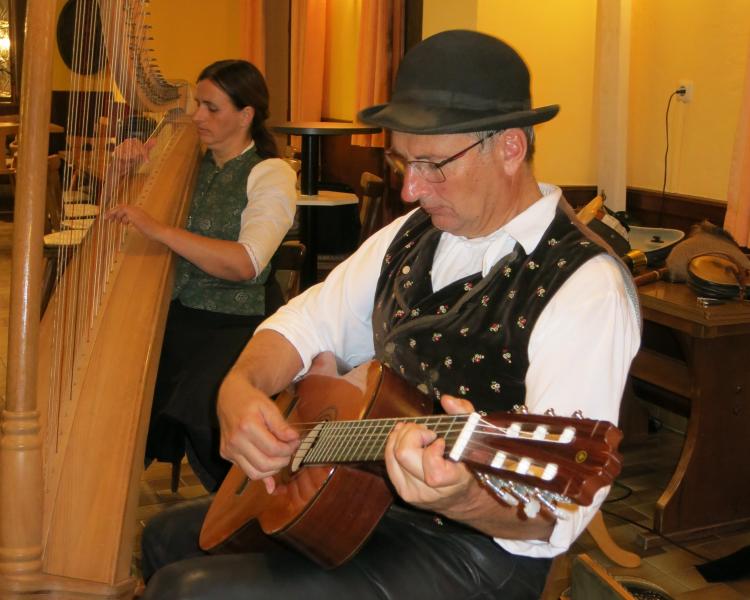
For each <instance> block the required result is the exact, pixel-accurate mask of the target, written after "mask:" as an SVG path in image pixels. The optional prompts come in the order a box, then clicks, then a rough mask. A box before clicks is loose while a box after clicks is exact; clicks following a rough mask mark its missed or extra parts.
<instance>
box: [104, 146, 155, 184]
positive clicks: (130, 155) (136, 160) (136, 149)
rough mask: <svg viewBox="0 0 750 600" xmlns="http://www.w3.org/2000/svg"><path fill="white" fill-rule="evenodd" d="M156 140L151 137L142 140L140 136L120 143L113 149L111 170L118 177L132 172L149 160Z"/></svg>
mask: <svg viewBox="0 0 750 600" xmlns="http://www.w3.org/2000/svg"><path fill="white" fill-rule="evenodd" d="M155 145H156V140H155V139H153V138H151V139H148V140H146V141H145V142H142V141H141V140H139V139H138V138H128V139H126V140H123V141H122V142H120V144H118V145H117V146H116V147H115V149H114V150H113V151H112V163H111V170H112V172H113V173H114V174H115V176H117V177H123V176H125V175H128V174H130V173H131V172H132V171H133V170H134V169H135V168H136V167H138V166H139V165H140V164H142V163H144V162H148V159H149V155H150V154H151V150H152V149H153V147H154V146H155Z"/></svg>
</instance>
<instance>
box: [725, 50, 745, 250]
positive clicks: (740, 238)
mask: <svg viewBox="0 0 750 600" xmlns="http://www.w3.org/2000/svg"><path fill="white" fill-rule="evenodd" d="M724 228H725V229H726V230H727V231H729V232H730V233H731V234H732V235H733V236H734V239H735V240H737V243H738V244H739V245H740V246H750V52H748V60H747V63H746V66H745V87H744V91H743V95H742V105H741V108H740V120H739V123H738V124H737V136H736V138H735V141H734V153H733V156H732V164H731V167H730V171H729V188H728V190H727V214H726V217H725V218H724Z"/></svg>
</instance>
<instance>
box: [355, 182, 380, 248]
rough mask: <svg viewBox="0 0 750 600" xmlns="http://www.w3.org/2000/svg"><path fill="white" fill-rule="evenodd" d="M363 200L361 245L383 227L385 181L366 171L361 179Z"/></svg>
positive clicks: (361, 206)
mask: <svg viewBox="0 0 750 600" xmlns="http://www.w3.org/2000/svg"><path fill="white" fill-rule="evenodd" d="M360 185H361V186H362V200H361V201H360V205H359V223H360V227H361V229H360V234H359V243H360V244H361V243H362V242H364V241H365V240H366V239H367V238H368V237H370V236H371V235H372V234H373V233H374V232H375V231H377V230H378V229H380V227H382V226H383V222H382V221H383V218H382V213H383V194H384V192H385V183H384V182H383V179H382V178H380V177H378V176H377V175H373V174H372V173H368V172H367V171H365V172H364V173H362V177H361V178H360Z"/></svg>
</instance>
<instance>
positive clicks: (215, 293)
mask: <svg viewBox="0 0 750 600" xmlns="http://www.w3.org/2000/svg"><path fill="white" fill-rule="evenodd" d="M261 160H263V159H262V158H261V157H260V156H258V153H257V152H256V151H255V148H251V149H249V150H247V151H245V152H243V153H242V154H240V155H239V156H237V157H235V158H233V159H232V160H230V161H227V162H226V163H224V166H223V167H221V168H219V167H217V166H216V163H215V162H214V160H213V157H212V155H211V151H210V150H209V151H208V152H206V154H205V156H204V157H203V160H202V162H201V164H200V168H199V171H198V179H197V182H196V186H195V191H194V192H193V199H192V204H191V206H190V214H189V216H188V220H187V226H186V229H187V230H188V231H191V232H193V233H197V234H199V235H203V236H207V237H212V238H216V239H221V240H232V241H236V240H237V238H238V237H239V234H240V218H241V215H242V211H243V210H245V207H246V206H247V178H248V175H249V174H250V171H251V170H252V168H253V167H254V166H255V165H257V164H258V163H259V162H261ZM270 271H271V267H270V265H268V266H266V268H265V269H264V270H263V271H262V272H261V273H260V275H259V276H258V277H256V278H255V279H250V280H246V281H228V280H226V279H220V278H218V277H213V276H212V275H209V274H208V273H206V272H205V271H202V270H201V269H199V268H198V267H196V266H195V265H194V264H192V263H191V262H189V261H187V260H185V259H184V258H182V257H178V258H177V267H176V271H175V284H174V286H175V287H174V291H173V292H172V298H173V299H179V301H180V302H181V303H182V304H184V305H185V306H188V307H190V308H198V309H201V310H207V311H210V312H218V313H227V314H233V315H262V314H264V313H265V287H264V283H265V281H266V279H268V275H269V273H270Z"/></svg>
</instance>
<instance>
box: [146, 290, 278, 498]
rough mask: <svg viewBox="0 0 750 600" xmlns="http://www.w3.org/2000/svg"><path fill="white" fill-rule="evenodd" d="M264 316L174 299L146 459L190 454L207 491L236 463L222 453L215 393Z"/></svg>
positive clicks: (176, 458)
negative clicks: (194, 305)
mask: <svg viewBox="0 0 750 600" xmlns="http://www.w3.org/2000/svg"><path fill="white" fill-rule="evenodd" d="M262 320H263V316H261V315H257V316H256V315H251V316H244V315H230V314H223V313H214V312H210V311H206V310H198V309H195V308H188V307H186V306H183V305H182V304H181V303H180V302H179V301H178V300H173V301H172V303H171V304H170V306H169V314H168V316H167V324H166V329H165V332H164V343H163V345H162V351H161V356H160V359H159V371H158V373H157V376H156V387H155V389H154V402H153V405H152V408H151V421H150V423H149V431H148V438H147V441H146V462H147V463H148V462H149V461H150V460H152V459H156V460H160V461H164V462H172V463H174V462H179V461H180V460H182V456H183V455H184V454H185V453H186V451H187V455H188V458H189V460H190V464H191V466H192V467H193V471H194V472H195V474H196V475H197V476H198V478H199V479H200V481H201V483H202V484H203V485H204V486H205V487H206V489H207V490H209V491H211V490H213V489H215V488H216V487H217V486H218V484H220V483H221V481H222V480H223V479H224V476H225V475H226V474H227V471H229V468H230V467H231V465H230V463H229V462H227V461H226V460H224V459H223V458H222V457H221V456H220V455H219V439H220V436H219V421H218V418H217V416H216V394H217V392H218V390H219V386H220V385H221V382H222V380H223V379H224V376H225V375H226V373H227V371H229V369H230V368H231V366H232V365H233V364H234V361H235V360H237V357H238V356H239V354H240V352H242V349H243V348H244V347H245V344H246V343H247V341H248V340H249V339H250V337H251V336H252V334H253V332H254V331H255V328H256V327H257V326H258V324H259V323H260V322H261V321H262Z"/></svg>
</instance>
